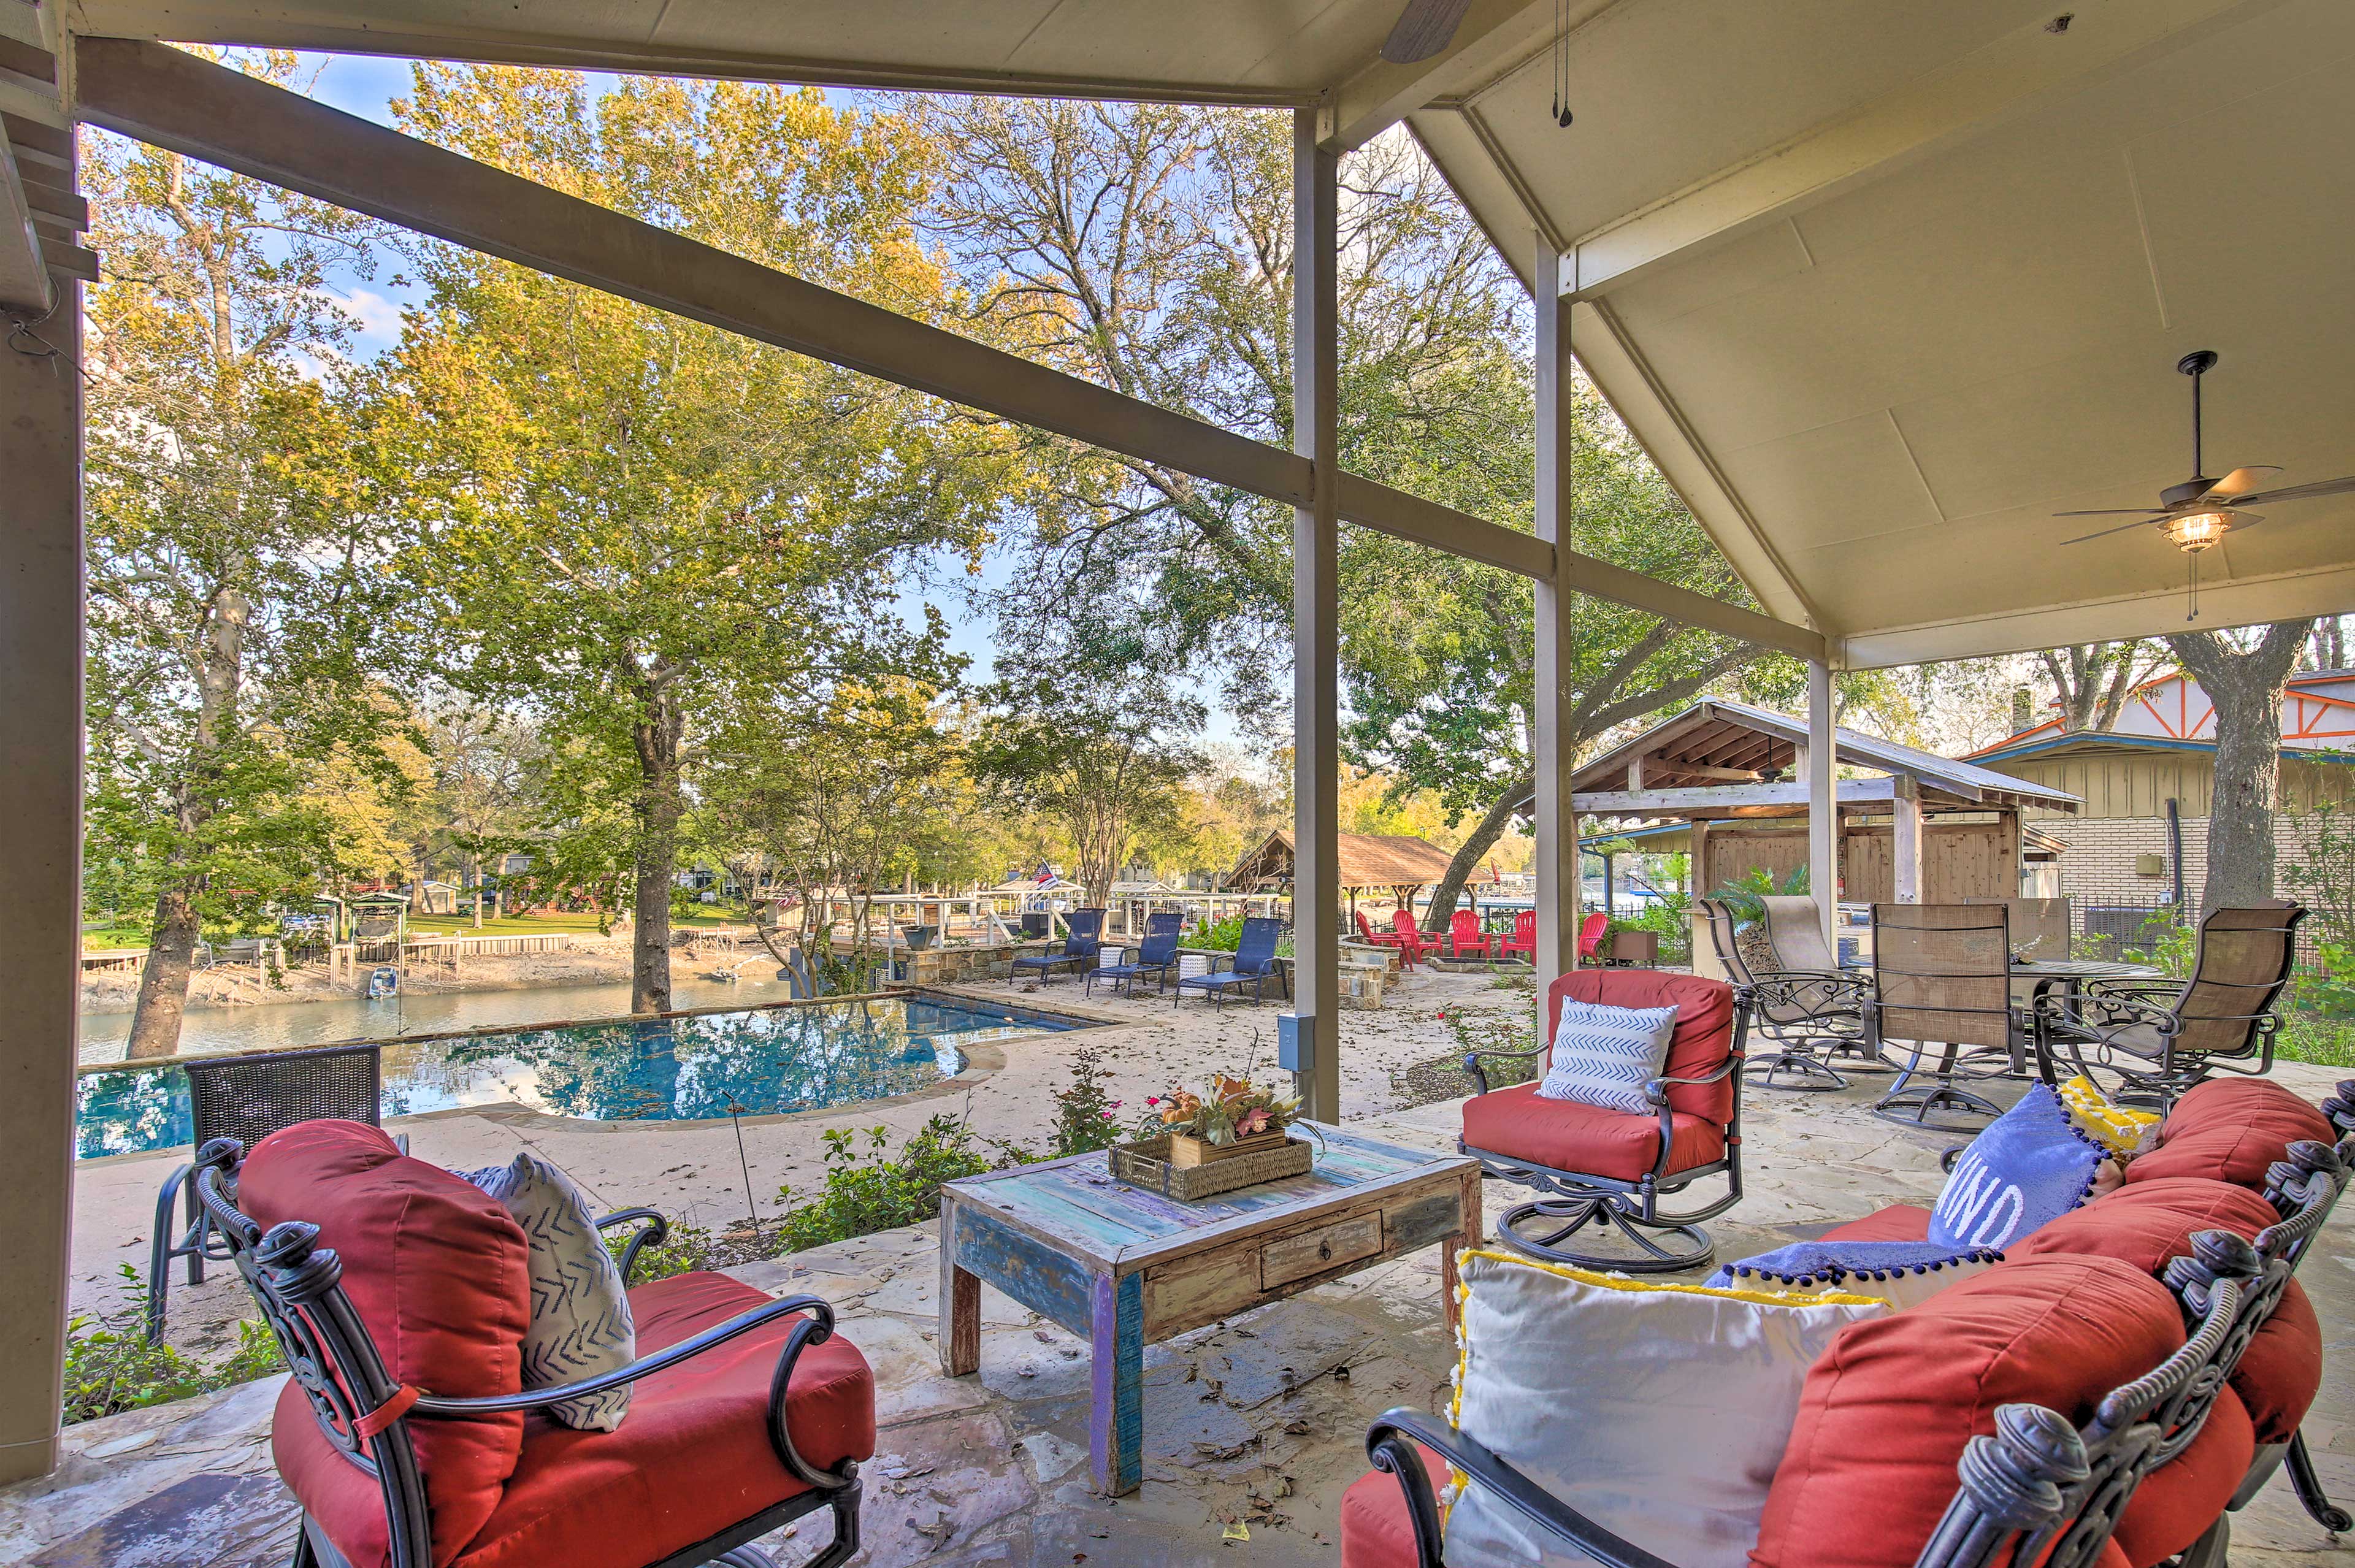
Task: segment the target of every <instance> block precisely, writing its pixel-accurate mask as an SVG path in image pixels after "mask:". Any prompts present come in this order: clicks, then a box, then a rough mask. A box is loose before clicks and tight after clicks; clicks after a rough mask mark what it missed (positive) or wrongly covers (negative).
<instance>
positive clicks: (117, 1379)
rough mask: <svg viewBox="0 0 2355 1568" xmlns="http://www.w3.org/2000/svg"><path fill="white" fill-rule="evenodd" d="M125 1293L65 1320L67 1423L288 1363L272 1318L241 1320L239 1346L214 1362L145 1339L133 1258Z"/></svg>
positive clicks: (125, 1270)
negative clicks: (92, 1312)
mask: <svg viewBox="0 0 2355 1568" xmlns="http://www.w3.org/2000/svg"><path fill="white" fill-rule="evenodd" d="M120 1272H121V1274H122V1279H123V1301H122V1303H121V1304H120V1305H118V1306H116V1307H113V1308H112V1309H111V1310H109V1311H106V1312H102V1313H101V1314H99V1315H98V1316H97V1317H90V1316H87V1315H84V1316H81V1317H75V1318H74V1319H72V1320H71V1321H70V1322H69V1323H68V1324H67V1325H66V1365H65V1413H64V1418H65V1422H66V1424H67V1425H69V1426H70V1425H72V1424H74V1423H75V1422H78V1421H95V1420H97V1419H98V1418H99V1417H100V1416H101V1415H116V1414H119V1413H122V1412H123V1411H126V1410H142V1409H144V1408H145V1407H147V1406H148V1405H151V1404H165V1403H169V1402H170V1401H173V1400H176V1399H193V1398H195V1397H196V1396H197V1394H200V1393H210V1392H213V1391H215V1390H216V1389H225V1388H229V1387H233V1386H234V1385H236V1384H238V1383H241V1382H250V1381H252V1380H253V1379H255V1378H259V1377H267V1376H268V1375H270V1374H271V1373H272V1372H276V1371H282V1370H284V1366H285V1362H284V1360H283V1359H282V1357H281V1356H280V1355H279V1351H278V1340H277V1339H276V1337H275V1336H273V1335H272V1333H271V1331H270V1326H269V1325H268V1324H266V1323H261V1322H253V1321H247V1322H241V1323H240V1324H239V1325H238V1326H237V1348H236V1349H233V1350H231V1351H230V1352H229V1355H228V1356H227V1357H226V1358H225V1359H223V1360H221V1362H220V1363H219V1364H218V1366H212V1367H208V1366H206V1365H205V1364H204V1363H203V1362H201V1361H199V1360H197V1359H196V1358H194V1357H192V1356H190V1355H188V1354H187V1353H186V1352H185V1351H182V1350H178V1349H174V1348H173V1347H172V1346H170V1345H169V1344H154V1345H151V1344H149V1343H148V1342H147V1318H146V1293H147V1283H146V1281H145V1280H144V1279H143V1278H141V1277H140V1274H139V1271H138V1270H137V1269H135V1268H133V1266H132V1265H131V1264H123V1266H122V1269H121V1271H120Z"/></svg>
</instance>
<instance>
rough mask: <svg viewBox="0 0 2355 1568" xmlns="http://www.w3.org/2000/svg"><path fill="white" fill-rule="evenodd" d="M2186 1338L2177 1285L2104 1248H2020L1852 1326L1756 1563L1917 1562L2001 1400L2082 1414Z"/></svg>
mask: <svg viewBox="0 0 2355 1568" xmlns="http://www.w3.org/2000/svg"><path fill="white" fill-rule="evenodd" d="M2182 1344H2183V1319H2182V1316H2181V1314H2180V1313H2179V1310H2178V1308H2177V1307H2176V1303H2175V1297H2174V1296H2172V1295H2171V1294H2169V1291H2168V1289H2167V1287H2166V1286H2165V1285H2160V1284H2159V1283H2158V1281H2157V1280H2155V1279H2153V1278H2151V1277H2150V1275H2147V1274H2146V1273H2144V1272H2143V1271H2142V1270H2140V1269H2138V1268H2136V1267H2134V1266H2133V1265H2132V1264H2123V1263H2120V1262H2118V1261H2117V1260H2116V1259H2115V1258H2100V1257H2073V1256H2059V1255H2055V1256H2047V1257H2040V1258H2028V1259H2016V1260H2014V1261H2011V1262H2008V1263H2006V1264H2003V1265H2002V1266H2001V1267H1999V1268H1993V1269H1989V1270H1987V1272H1986V1273H1984V1274H1979V1275H1972V1276H1971V1277H1970V1278H1968V1279H1965V1280H1962V1281H1960V1282H1959V1283H1957V1284H1955V1285H1949V1286H1947V1287H1946V1288H1945V1290H1943V1291H1941V1292H1939V1293H1938V1294H1937V1295H1936V1296H1932V1297H1931V1298H1930V1299H1929V1300H1927V1301H1925V1302H1923V1303H1922V1304H1921V1305H1920V1306H1918V1307H1913V1309H1912V1310H1911V1311H1907V1312H1902V1313H1899V1314H1897V1315H1895V1316H1893V1317H1882V1318H1875V1319H1872V1320H1870V1321H1869V1322H1863V1323H1857V1324H1851V1325H1850V1326H1849V1328H1845V1329H1843V1330H1841V1331H1840V1334H1839V1337H1838V1339H1834V1340H1833V1341H1832V1346H1831V1349H1829V1350H1828V1351H1826V1352H1825V1353H1824V1354H1823V1355H1822V1356H1821V1357H1820V1358H1818V1359H1817V1361H1816V1364H1815V1365H1814V1366H1813V1367H1812V1368H1810V1369H1809V1370H1808V1372H1807V1381H1806V1389H1805V1391H1804V1392H1803V1393H1802V1395H1801V1397H1800V1402H1799V1416H1798V1420H1797V1422H1796V1424H1794V1425H1793V1427H1792V1430H1791V1441H1790V1443H1789V1445H1788V1446H1786V1447H1785V1450H1784V1454H1783V1463H1782V1465H1781V1466H1780V1467H1778V1468H1777V1469H1776V1471H1775V1473H1774V1488H1773V1489H1772V1490H1771V1491H1770V1492H1769V1493H1768V1494H1767V1499H1766V1511H1765V1516H1764V1520H1763V1521H1762V1525H1761V1529H1760V1531H1759V1539H1758V1544H1757V1546H1756V1548H1755V1549H1754V1550H1753V1552H1752V1553H1751V1561H1752V1563H1753V1564H1754V1565H1755V1568H1909V1565H1910V1564H1911V1563H1913V1561H1914V1559H1915V1558H1916V1557H1917V1556H1919V1555H1920V1553H1921V1551H1922V1547H1923V1543H1924V1542H1925V1541H1928V1540H1929V1538H1930V1532H1931V1531H1932V1530H1933V1529H1934V1527H1935V1526H1936V1524H1937V1522H1938V1519H1939V1516H1940V1515H1941V1514H1943V1513H1944V1512H1945V1508H1946V1504H1947V1502H1948V1501H1949V1500H1950V1499H1952V1498H1953V1497H1954V1495H1955V1485H1956V1481H1955V1462H1956V1461H1957V1460H1958V1459H1959V1458H1960V1457H1961V1456H1962V1452H1963V1448H1964V1445H1966V1443H1967V1442H1968V1441H1969V1440H1970V1439H1971V1438H1972V1437H1973V1436H1975V1435H1980V1434H1984V1433H1988V1432H1992V1431H1993V1430H1994V1429H1995V1413H1996V1409H1997V1407H1998V1406H1999V1405H2004V1404H2009V1403H2015V1402H2020V1401H2026V1402H2029V1403H2036V1404H2042V1405H2047V1406H2050V1407H2051V1408H2052V1409H2054V1410H2057V1411H2059V1412H2060V1413H2062V1415H2064V1416H2066V1417H2067V1418H2068V1419H2069V1420H2070V1421H2071V1422H2073V1423H2074V1424H2079V1425H2083V1424H2084V1422H2085V1421H2086V1420H2087V1419H2088V1418H2089V1417H2090V1416H2091V1415H2092V1413H2093V1409H2094V1404H2095V1403H2097V1402H2099V1400H2100V1399H2101V1397H2102V1396H2103V1395H2104V1394H2105V1393H2107V1392H2110V1390H2112V1389H2114V1388H2116V1387H2117V1386H2118V1385H2119V1384H2121V1383H2125V1382H2128V1381H2132V1380H2134V1379H2136V1378H2137V1377H2140V1376H2142V1375H2143V1374H2144V1373H2146V1372H2147V1371H2150V1370H2151V1369H2152V1368H2153V1367H2156V1366H2158V1364H2159V1362H2161V1361H2163V1360H2166V1359H2167V1357H2168V1356H2169V1355H2170V1354H2171V1353H2173V1352H2174V1351H2175V1350H2177V1349H2179V1348H2181V1346H2182ZM1862 1521H1869V1523H1868V1522H1862Z"/></svg>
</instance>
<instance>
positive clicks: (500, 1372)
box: [193, 1122, 875, 1568]
mask: <svg viewBox="0 0 2355 1568" xmlns="http://www.w3.org/2000/svg"><path fill="white" fill-rule="evenodd" d="M193 1185H194V1188H195V1190H196V1192H197V1197H198V1200H199V1201H201V1202H202V1203H203V1205H204V1208H205V1212H206V1215H207V1217H208V1219H209V1221H210V1222H211V1224H212V1227H213V1230H214V1232H215V1233H216V1234H217V1235H218V1236H219V1237H221V1238H222V1240H223V1242H224V1243H225V1244H226V1246H227V1248H228V1250H229V1253H230V1254H231V1256H232V1257H233V1259H234V1261H235V1262H236V1264H237V1267H238V1271H239V1273H240V1274H241V1275H244V1277H245V1281H246V1285H247V1286H248V1288H249V1289H250V1291H251V1292H252V1295H253V1297H254V1300H255V1302H256V1303H257V1304H258V1305H259V1306H260V1307H261V1314H262V1317H264V1319H265V1320H266V1321H267V1322H268V1323H269V1325H270V1327H271V1330H272V1333H273V1334H274V1335H275V1337H276V1339H277V1340H278V1344H279V1348H280V1349H281V1350H282V1352H283V1353H284V1355H285V1358H286V1364H287V1367H288V1369H289V1370H290V1371H292V1372H293V1377H292V1378H290V1379H289V1380H288V1381H287V1382H286V1384H285V1386H284V1387H283V1388H282V1390H281V1391H280V1393H279V1396H278V1404H277V1410H276V1413H275V1416H274V1418H273V1420H272V1430H271V1447H272V1453H273V1456H274V1457H275V1459H276V1461H277V1465H278V1470H279V1474H280V1476H281V1477H282V1478H283V1479H284V1481H285V1482H286V1484H287V1486H288V1488H289V1489H291V1490H292V1491H293V1493H294V1496H295V1499H296V1500H297V1502H298V1503H300V1505H301V1507H302V1519H301V1524H300V1526H299V1531H298V1534H297V1536H296V1539H295V1545H294V1552H293V1563H294V1568H354V1564H356V1563H382V1564H384V1565H385V1568H436V1565H437V1564H438V1565H441V1568H478V1565H479V1568H506V1565H510V1564H516V1563H560V1564H562V1565H563V1568H693V1565H695V1564H700V1563H713V1564H720V1565H724V1568H775V1565H774V1563H773V1560H772V1559H771V1558H770V1557H769V1555H768V1553H767V1552H764V1551H762V1549H761V1548H760V1547H758V1546H756V1545H754V1544H752V1543H753V1542H754V1541H757V1540H758V1539H759V1538H760V1537H762V1536H763V1535H767V1534H769V1533H770V1532H772V1531H776V1530H780V1529H782V1528H783V1527H784V1526H785V1525H786V1524H788V1523H790V1522H791V1521H793V1520H796V1519H800V1518H802V1517H804V1516H805V1515H808V1514H811V1513H815V1512H818V1511H820V1510H824V1511H826V1512H828V1513H830V1514H831V1515H832V1517H833V1527H834V1528H833V1535H834V1539H833V1541H831V1542H830V1543H829V1544H827V1545H826V1547H825V1548H824V1549H823V1550H821V1551H819V1552H815V1554H814V1555H812V1556H811V1557H810V1558H809V1559H808V1562H809V1565H810V1568H834V1565H836V1564H839V1563H844V1562H847V1560H848V1559H849V1558H850V1557H851V1556H852V1555H854V1554H855V1553H856V1552H858V1544H859V1540H858V1522H859V1520H858V1510H859V1499H860V1485H859V1479H858V1466H859V1464H860V1462H861V1461H863V1460H865V1459H867V1458H868V1457H871V1456H872V1455H873V1454H874V1451H875V1381H874V1375H873V1373H872V1371H870V1370H869V1369H868V1364H867V1361H866V1359H865V1358H864V1357H863V1356H861V1355H860V1354H859V1352H858V1348H857V1347H856V1346H854V1345H852V1344H851V1343H850V1342H849V1341H848V1340H847V1339H841V1338H840V1337H838V1336H837V1334H836V1333H835V1328H834V1311H833V1308H832V1307H830V1306H828V1305H827V1303H826V1302H825V1301H823V1300H821V1299H820V1298H818V1297H816V1296H784V1297H783V1298H781V1299H775V1300H772V1299H771V1298H770V1297H769V1296H767V1294H766V1293H765V1292H763V1291H762V1290H759V1289H757V1288H756V1287H754V1286H751V1285H744V1284H741V1282H739V1281H736V1280H732V1279H730V1278H728V1277H726V1276H725V1275H717V1274H708V1273H700V1272H697V1273H688V1274H681V1275H672V1276H670V1277H669V1278H666V1279H659V1280H654V1281H650V1282H648V1283H646V1284H644V1285H637V1286H635V1287H634V1288H631V1289H630V1291H629V1302H630V1310H631V1315H632V1317H634V1319H635V1325H636V1359H635V1360H633V1361H631V1362H630V1363H629V1364H628V1365H626V1366H623V1367H618V1368H614V1369H612V1370H610V1371H602V1372H599V1373H596V1374H595V1375H592V1376H589V1377H584V1378H581V1380H579V1381H573V1382H567V1383H559V1384H557V1385H555V1386H552V1387H545V1388H535V1389H521V1388H519V1384H520V1381H521V1375H520V1371H519V1369H520V1367H521V1365H522V1364H523V1362H524V1360H525V1355H524V1350H523V1346H522V1343H521V1341H522V1337H523V1334H524V1331H525V1328H526V1325H527V1323H528V1320H529V1317H530V1311H531V1300H530V1296H531V1292H530V1288H529V1276H528V1264H529V1259H528V1249H527V1243H526V1241H525V1239H524V1236H523V1233H522V1232H521V1231H519V1230H518V1229H517V1226H516V1224H515V1222H514V1221H513V1220H512V1219H510V1218H509V1217H508V1215H507V1212H506V1210H505V1209H504V1208H502V1207H501V1206H500V1205H499V1203H498V1202H497V1201H496V1200H494V1199H492V1198H490V1197H489V1196H488V1195H487V1194H485V1193H484V1192H482V1191H481V1190H480V1189H476V1188H474V1187H473V1186H472V1184H471V1183H468V1182H467V1181H465V1180H464V1179H463V1178H461V1177H456V1176H453V1175H452V1174H451V1173H450V1172H448V1171H444V1170H441V1169H438V1168H434V1167H432V1166H430V1165H428V1164H426V1162H424V1161H423V1160H416V1159H410V1158H407V1157H402V1156H401V1155H400V1154H399V1152H398V1151H397V1150H396V1149H395V1148H394V1147H393V1145H392V1142H391V1140H389V1139H388V1138H386V1137H384V1136H383V1135H382V1134H381V1133H380V1132H376V1131H374V1130H373V1129H369V1128H364V1127H358V1126H351V1125H347V1124H342V1123H335V1122H315V1123H311V1124H307V1125H298V1126H296V1127H294V1128H293V1129H290V1130H287V1131H284V1132H281V1133H279V1134H277V1135H276V1136H273V1137H272V1138H270V1139H267V1140H265V1141H264V1142H263V1143H262V1144H261V1145H259V1146H257V1147H255V1149H254V1150H253V1151H252V1152H251V1155H250V1157H249V1155H248V1153H247V1151H246V1150H245V1149H244V1148H243V1147H242V1146H241V1145H240V1144H239V1143H238V1142H237V1141H236V1140H235V1139H232V1138H216V1139H214V1140H213V1141H212V1142H210V1143H208V1144H207V1145H206V1146H205V1147H204V1148H203V1149H202V1150H201V1151H199V1153H198V1155H197V1168H196V1176H195V1179H194V1183H193ZM596 1224H597V1227H598V1229H599V1230H600V1231H601V1232H602V1231H605V1230H610V1229H613V1227H616V1226H620V1225H625V1224H634V1225H638V1226H641V1227H643V1229H642V1230H640V1231H639V1232H638V1233H637V1234H636V1235H634V1237H632V1239H631V1242H630V1244H629V1246H628V1248H627V1249H626V1250H625V1251H624V1253H623V1258H622V1274H623V1280H624V1282H625V1283H626V1281H627V1279H628V1277H629V1275H630V1273H631V1270H632V1268H633V1266H634V1264H635V1262H636V1260H637V1256H638V1253H639V1251H640V1249H641V1248H642V1247H643V1246H645V1245H647V1244H650V1243H652V1244H659V1243H661V1241H662V1240H663V1238H664V1236H665V1234H666V1228H667V1227H666V1223H665V1221H664V1220H663V1218H662V1216H661V1215H659V1214H657V1213H655V1211H652V1210H648V1209H631V1210H624V1211H621V1212H619V1213H615V1214H609V1215H606V1216H605V1217H604V1218H602V1219H601V1220H599V1221H596ZM655 1373H666V1374H667V1375H666V1376H662V1377H655V1376H654V1374H655ZM624 1386H628V1387H630V1388H632V1391H633V1392H632V1397H631V1401H630V1405H629V1409H628V1411H627V1413H626V1414H624V1415H623V1417H622V1419H621V1422H620V1424H619V1425H617V1426H615V1427H613V1429H612V1430H610V1431H599V1430H594V1429H579V1428H575V1427H572V1426H569V1425H563V1424H558V1423H557V1422H555V1421H554V1420H552V1419H550V1418H549V1416H548V1415H547V1414H545V1412H547V1411H548V1410H549V1407H550V1406H553V1405H558V1404H561V1403H565V1402H567V1401H570V1400H576V1399H581V1398H584V1397H586V1396H588V1395H591V1394H594V1393H601V1392H605V1391H607V1390H611V1389H615V1388H621V1387H624ZM429 1387H430V1388H431V1389H432V1391H433V1392H427V1389H428V1388H429Z"/></svg>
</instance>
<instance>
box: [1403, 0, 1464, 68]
mask: <svg viewBox="0 0 2355 1568" xmlns="http://www.w3.org/2000/svg"><path fill="white" fill-rule="evenodd" d="M1471 8H1472V0H1406V8H1405V9H1404V10H1402V11H1401V12H1400V13H1399V19H1398V21H1397V23H1396V24H1395V25H1393V26H1392V27H1391V36H1390V37H1387V38H1385V39H1383V40H1382V59H1386V60H1388V61H1390V62H1391V64H1392V65H1412V64H1413V63H1414V62H1415V61H1417V60H1427V59H1430V58H1431V57H1432V56H1433V55H1435V54H1437V53H1438V52H1439V51H1440V50H1442V49H1444V48H1446V47H1447V45H1448V43H1449V41H1450V40H1451V39H1453V38H1454V37H1455V29H1456V27H1457V26H1458V25H1459V24H1460V23H1461V22H1462V21H1463V20H1464V13H1465V12H1466V11H1468V10H1470V9H1471Z"/></svg>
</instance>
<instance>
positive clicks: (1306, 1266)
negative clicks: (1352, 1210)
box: [1259, 1213, 1382, 1290]
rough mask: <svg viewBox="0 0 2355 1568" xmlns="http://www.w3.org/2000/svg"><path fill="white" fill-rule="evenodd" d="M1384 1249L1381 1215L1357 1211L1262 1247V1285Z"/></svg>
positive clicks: (1279, 1282)
mask: <svg viewBox="0 0 2355 1568" xmlns="http://www.w3.org/2000/svg"><path fill="white" fill-rule="evenodd" d="M1381 1250H1382V1217H1381V1215H1380V1214H1379V1213H1374V1214H1354V1215H1351V1216H1350V1217H1349V1218H1348V1219H1346V1220H1337V1221H1334V1222H1333V1223H1331V1224H1329V1225H1324V1226H1320V1227H1318V1228H1317V1229H1316V1230H1314V1231H1303V1232H1300V1233H1299V1234H1297V1235H1293V1236H1285V1237H1283V1238H1281V1239H1280V1240H1277V1241H1273V1242H1270V1243H1267V1244H1266V1245H1265V1246H1263V1247H1262V1248H1260V1250H1259V1287H1260V1288H1261V1289H1262V1290H1273V1289H1275V1288H1276V1287H1277V1286H1278V1285H1290V1284H1291V1283H1292V1282H1293V1281H1294V1280H1295V1279H1306V1278H1308V1277H1309V1276H1310V1275H1319V1274H1323V1273H1325V1272H1326V1271H1327V1269H1336V1268H1339V1267H1340V1266H1341V1265H1342V1264H1349V1263H1355V1262H1357V1261H1358V1260H1359V1258H1369V1257H1372V1256H1373V1255H1374V1254H1375V1253H1379V1252H1380V1251H1381Z"/></svg>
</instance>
